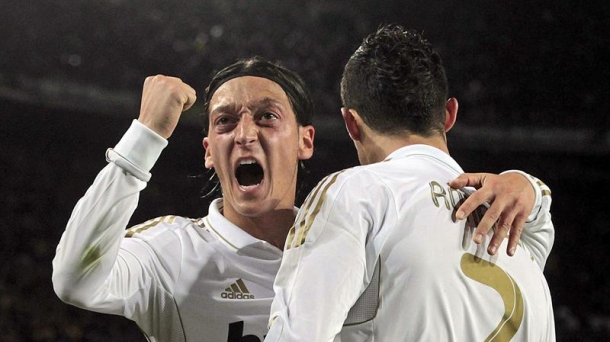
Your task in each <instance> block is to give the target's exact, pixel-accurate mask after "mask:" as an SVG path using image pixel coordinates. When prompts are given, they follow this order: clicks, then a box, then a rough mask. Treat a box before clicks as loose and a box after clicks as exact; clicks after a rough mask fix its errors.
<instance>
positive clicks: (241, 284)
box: [235, 278, 250, 293]
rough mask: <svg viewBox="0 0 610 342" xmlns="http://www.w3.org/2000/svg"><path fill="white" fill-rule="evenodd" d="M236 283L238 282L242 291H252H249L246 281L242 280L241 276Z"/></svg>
mask: <svg viewBox="0 0 610 342" xmlns="http://www.w3.org/2000/svg"><path fill="white" fill-rule="evenodd" d="M235 283H236V284H237V286H239V289H240V290H241V292H243V293H250V291H248V288H247V287H246V284H244V281H243V280H241V278H239V279H237V281H236V282H235Z"/></svg>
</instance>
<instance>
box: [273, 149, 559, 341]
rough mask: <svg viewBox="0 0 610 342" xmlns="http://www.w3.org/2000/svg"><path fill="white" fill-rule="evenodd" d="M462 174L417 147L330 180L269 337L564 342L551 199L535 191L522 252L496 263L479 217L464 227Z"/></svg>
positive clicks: (289, 245)
mask: <svg viewBox="0 0 610 342" xmlns="http://www.w3.org/2000/svg"><path fill="white" fill-rule="evenodd" d="M462 172H463V171H462V169H461V168H460V166H459V165H458V164H457V163H456V162H455V161H454V160H453V159H452V158H451V157H450V156H448V155H447V154H445V153H443V152H442V151H440V150H437V149H435V148H432V147H430V146H425V145H414V146H408V147H403V148H401V149H399V150H397V151H395V152H394V153H392V154H391V155H390V156H389V157H388V158H387V159H386V160H385V161H384V162H381V163H376V164H372V165H367V166H360V167H355V168H352V169H348V170H345V171H342V172H339V173H335V174H332V175H330V176H328V177H327V178H325V179H324V180H322V181H321V182H320V183H319V184H318V186H317V187H316V188H315V189H314V190H313V191H312V192H311V194H310V195H309V197H308V198H307V200H306V201H305V203H304V204H303V206H302V208H301V211H300V212H299V214H298V216H297V219H296V221H295V229H294V230H293V231H291V233H290V235H289V237H288V240H287V241H286V248H285V251H284V260H283V261H282V265H281V267H280V270H279V273H278V275H277V278H276V281H275V285H274V289H275V291H276V297H275V299H274V301H273V304H272V308H271V318H270V331H269V334H268V335H267V339H266V340H265V341H282V342H290V341H316V342H324V341H343V342H346V341H378V342H379V341H381V342H386V341H392V342H395V341H484V340H486V339H487V338H490V337H494V336H495V337H496V338H500V340H506V339H507V338H510V337H512V340H511V341H554V340H555V332H554V331H555V330H554V318H553V310H552V302H551V296H550V293H549V289H548V286H547V283H546V280H545V278H544V276H543V267H544V263H545V262H546V259H547V257H548V255H549V253H550V251H551V248H552V245H553V241H554V228H553V225H552V222H551V219H550V213H549V210H550V202H551V198H550V191H544V192H542V191H541V189H540V187H541V186H540V184H541V182H540V183H535V184H536V191H537V192H539V194H538V195H539V196H540V203H538V204H537V207H536V208H534V210H533V212H535V213H538V215H537V216H536V217H534V218H533V220H532V221H531V222H529V223H527V225H526V227H525V229H524V232H523V234H522V241H521V243H520V246H519V247H518V248H517V251H516V253H515V256H513V257H509V256H508V255H506V254H505V253H506V252H505V251H506V243H507V240H505V241H504V243H503V244H502V246H501V248H500V250H499V252H498V255H497V256H494V257H490V256H489V255H488V254H487V253H486V245H487V242H485V243H484V244H482V245H480V246H479V245H476V244H475V243H474V242H472V233H473V231H474V227H475V226H476V223H477V222H476V221H477V220H476V215H475V216H473V217H471V218H470V220H469V221H468V223H467V222H466V221H458V222H454V221H453V220H452V214H453V212H454V207H455V205H456V204H457V203H458V202H459V200H460V198H461V197H462V196H463V192H460V191H456V190H451V189H450V188H449V186H448V185H447V183H448V182H449V181H450V180H452V179H453V178H455V177H456V176H457V175H459V174H460V173H462ZM544 190H548V188H545V189H544ZM543 193H544V194H546V195H544V196H543V195H542V194H543ZM541 208H542V209H543V210H541ZM480 214H481V213H479V215H480ZM489 236H491V234H490V235H489ZM488 240H489V239H487V241H488ZM376 268H379V277H378V280H377V281H376V282H377V283H374V284H370V283H371V279H372V278H373V275H375V269H376ZM372 285H374V286H372ZM376 287H378V291H377V290H376ZM367 289H368V290H367ZM371 289H372V290H371ZM359 298H360V300H359ZM363 299H364V300H363ZM357 301H358V302H357ZM356 302H357V304H356V305H355V303H356ZM371 306H373V307H371ZM345 323H349V324H345ZM344 324H345V325H344Z"/></svg>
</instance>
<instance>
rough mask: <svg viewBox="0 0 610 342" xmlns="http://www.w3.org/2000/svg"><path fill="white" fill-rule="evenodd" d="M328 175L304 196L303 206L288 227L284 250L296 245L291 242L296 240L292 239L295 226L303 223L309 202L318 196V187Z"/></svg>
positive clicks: (309, 205)
mask: <svg viewBox="0 0 610 342" xmlns="http://www.w3.org/2000/svg"><path fill="white" fill-rule="evenodd" d="M328 177H329V176H326V177H324V178H323V179H322V180H321V181H320V182H319V183H318V185H316V187H315V188H314V189H313V190H312V192H310V193H309V195H307V198H305V203H303V206H301V209H300V210H299V212H298V213H297V217H296V218H295V222H294V223H293V225H292V227H290V230H289V231H288V237H287V238H286V243H285V244H284V245H285V246H284V251H287V250H289V249H290V248H293V247H296V245H293V243H295V242H296V241H294V236H295V232H296V227H300V226H302V225H303V224H304V223H305V218H306V217H307V213H308V212H309V208H310V207H311V204H312V203H313V201H314V199H315V198H316V197H317V196H318V192H319V191H320V188H321V187H322V185H323V184H324V183H325V182H326V180H327V179H328ZM299 221H300V222H299ZM297 222H298V223H297Z"/></svg>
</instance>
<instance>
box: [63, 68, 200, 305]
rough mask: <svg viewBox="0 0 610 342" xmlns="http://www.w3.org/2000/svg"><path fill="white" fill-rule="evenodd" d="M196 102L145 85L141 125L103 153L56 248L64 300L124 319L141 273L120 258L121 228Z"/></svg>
mask: <svg viewBox="0 0 610 342" xmlns="http://www.w3.org/2000/svg"><path fill="white" fill-rule="evenodd" d="M194 100H195V93H194V90H192V88H190V87H189V86H187V85H185V84H184V83H182V82H181V81H180V80H178V79H174V78H166V77H164V76H155V77H151V78H148V79H147V80H146V82H145V84H144V89H143V93H142V107H141V114H140V118H139V122H138V121H134V122H133V123H132V125H131V127H130V128H129V130H128V131H127V132H126V133H125V135H124V136H123V138H122V139H121V141H120V142H119V143H118V144H117V145H116V146H115V148H113V149H109V150H108V151H107V154H106V158H107V160H108V161H109V162H110V163H109V165H108V166H106V167H105V168H104V169H103V170H102V171H101V172H100V173H99V174H98V176H97V177H96V179H95V181H94V183H93V184H92V185H91V187H90V188H89V189H88V190H87V192H86V193H85V195H84V196H83V197H82V198H81V199H80V200H79V201H78V203H77V205H76V206H75V208H74V210H73V212H72V215H71V217H70V219H69V221H68V224H67V226H66V230H65V231H64V233H63V235H62V237H61V240H60V242H59V245H58V247H57V251H56V255H55V258H54V260H53V277H52V280H53V287H54V290H55V292H56V293H57V295H58V296H59V297H60V299H62V300H63V301H65V302H67V303H69V304H72V305H75V306H78V307H82V308H87V309H91V310H95V311H100V312H106V313H114V314H122V315H125V312H124V310H125V305H126V302H127V301H126V300H125V299H126V298H128V297H129V296H131V295H133V289H134V288H136V287H140V286H142V282H141V279H138V277H136V276H135V275H138V274H140V275H141V274H143V272H140V271H141V270H142V269H143V268H145V266H143V265H142V264H141V263H140V262H139V261H138V260H135V259H134V258H133V256H132V255H130V254H128V253H125V255H123V256H121V257H119V249H120V245H121V241H122V240H123V236H124V233H125V228H126V226H127V224H128V223H129V219H130V218H131V216H132V214H133V212H134V210H135V208H136V207H137V203H138V198H139V192H140V191H142V190H143V189H144V188H145V187H146V184H147V183H146V182H147V181H148V180H149V178H150V173H149V171H150V169H151V168H152V167H153V165H154V163H155V162H156V160H157V158H158V157H159V155H160V154H161V151H162V150H163V148H164V147H165V146H166V145H167V141H166V139H165V138H167V137H169V135H171V132H172V131H173V129H174V128H175V126H176V123H177V120H178V118H179V116H180V113H181V112H182V110H185V109H187V108H188V107H190V106H191V105H192V103H193V102H194ZM133 268H140V269H139V270H135V272H133V271H134V270H133Z"/></svg>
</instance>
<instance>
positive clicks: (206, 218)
mask: <svg viewBox="0 0 610 342" xmlns="http://www.w3.org/2000/svg"><path fill="white" fill-rule="evenodd" d="M205 222H206V226H207V227H210V229H211V230H213V231H214V233H216V235H218V237H220V238H221V239H222V241H224V242H226V243H227V244H228V245H229V246H231V247H233V248H235V249H236V250H239V248H237V246H235V245H234V244H232V243H230V242H229V240H227V239H225V238H224V237H223V236H222V235H221V234H220V233H219V232H218V231H217V230H216V229H214V226H212V224H211V223H210V219H209V218H208V217H207V216H206V217H205Z"/></svg>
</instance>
